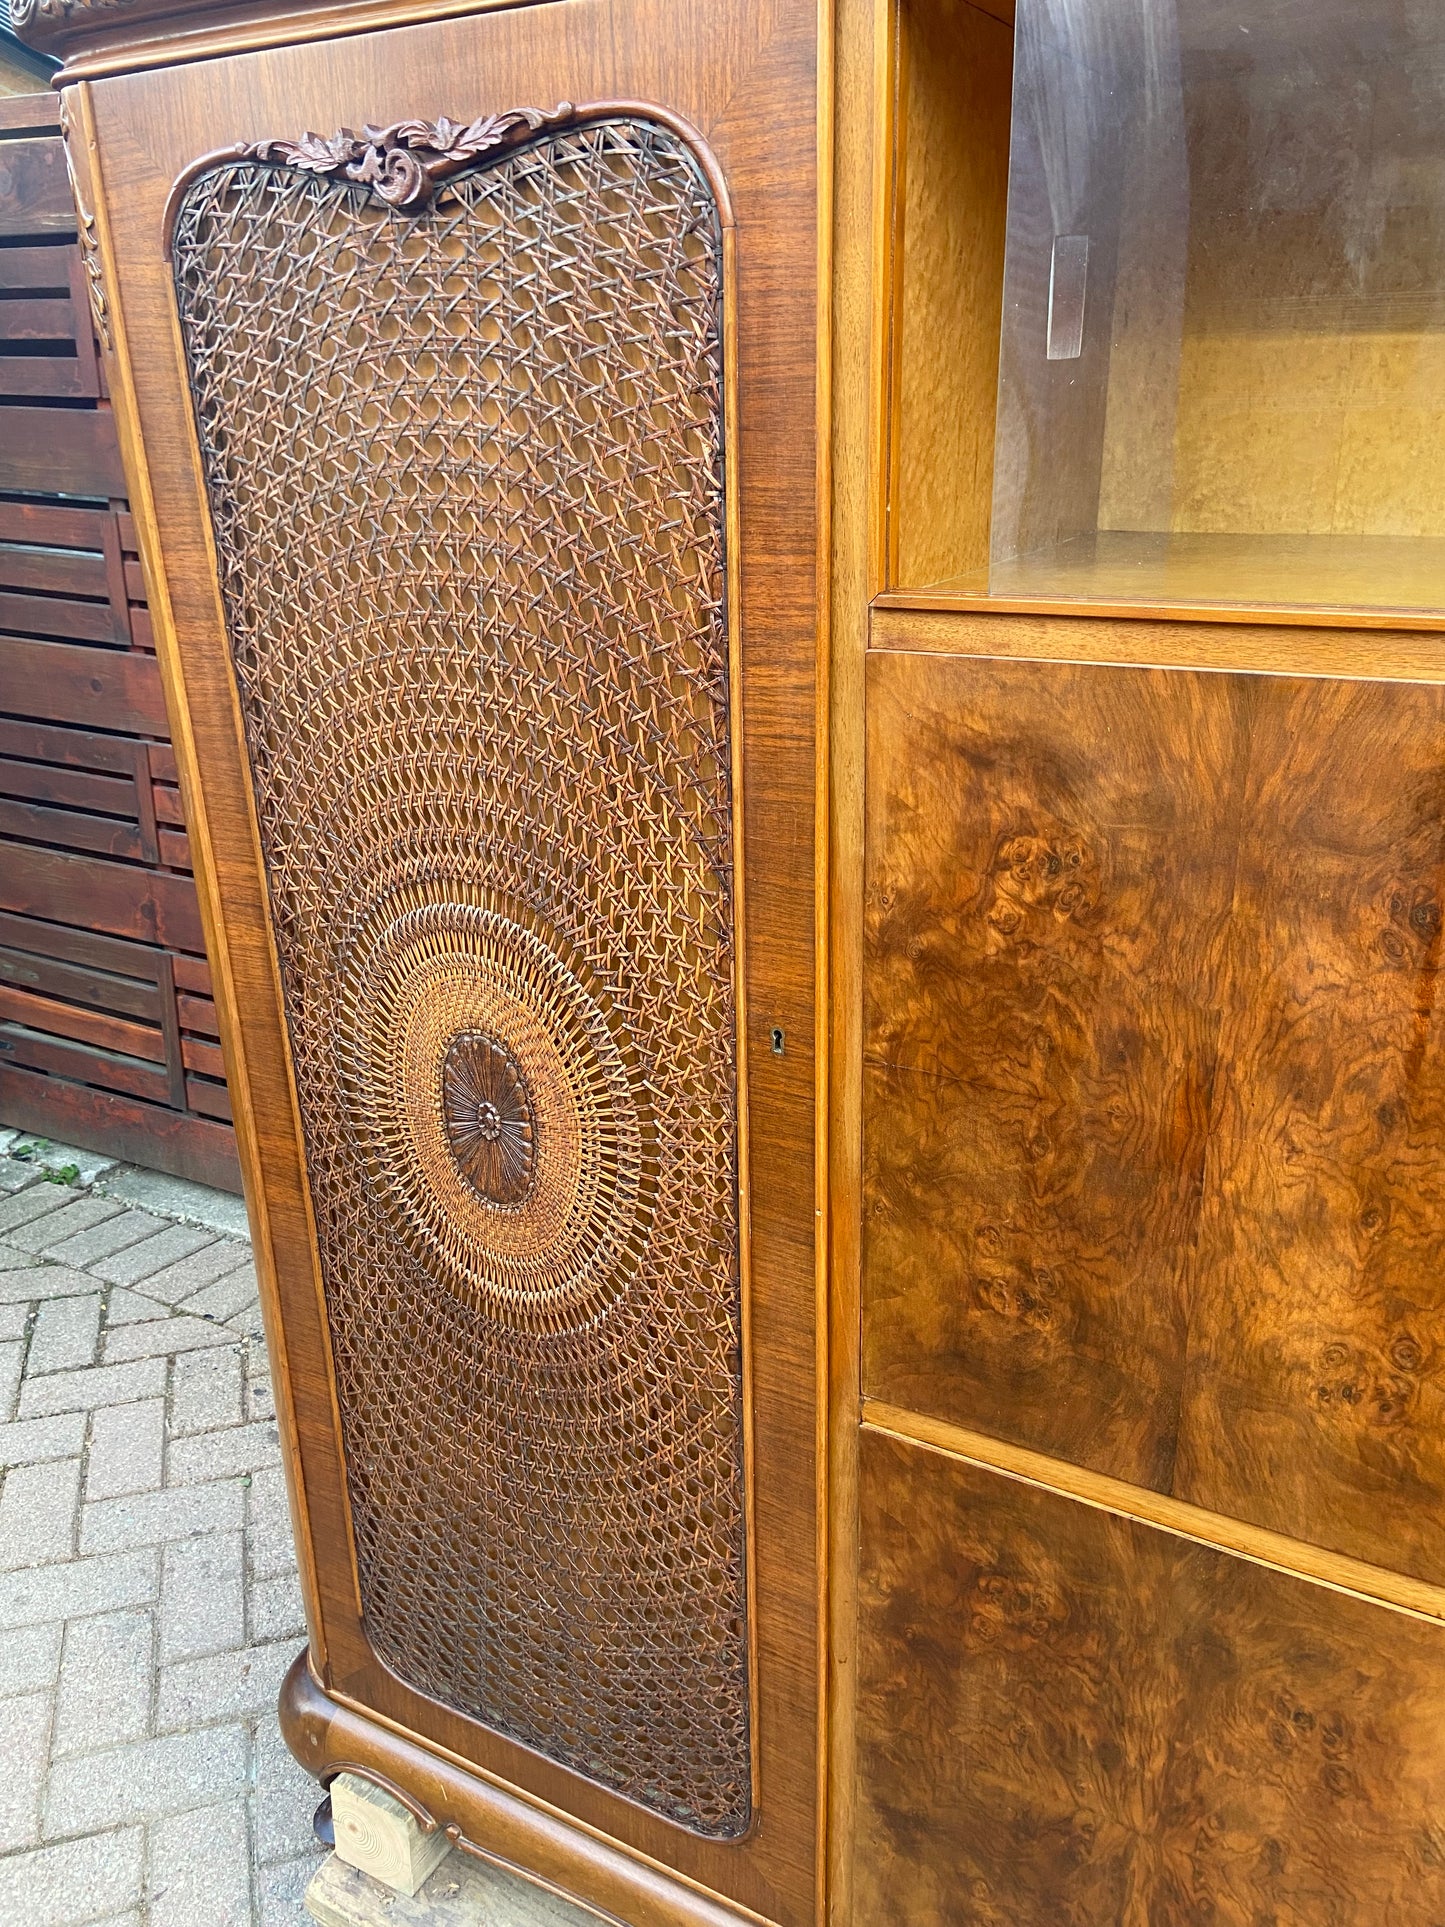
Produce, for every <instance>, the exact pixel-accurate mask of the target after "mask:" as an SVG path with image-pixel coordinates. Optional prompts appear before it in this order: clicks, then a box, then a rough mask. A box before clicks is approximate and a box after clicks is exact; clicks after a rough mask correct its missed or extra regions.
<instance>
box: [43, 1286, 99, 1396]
mask: <svg viewBox="0 0 1445 1927" xmlns="http://www.w3.org/2000/svg"><path fill="white" fill-rule="evenodd" d="M99 1337H100V1293H99V1292H94V1293H92V1294H91V1296H90V1297H88V1298H79V1297H77V1298H47V1299H46V1300H45V1301H44V1303H43V1304H42V1305H41V1307H40V1310H39V1311H38V1312H37V1313H36V1316H35V1330H34V1331H33V1332H32V1333H31V1336H30V1356H29V1357H28V1358H27V1359H26V1361H25V1369H26V1371H27V1372H28V1373H29V1374H30V1376H31V1377H32V1378H35V1377H38V1376H39V1375H40V1374H41V1373H43V1372H69V1371H74V1370H75V1369H76V1367H77V1366H80V1365H89V1364H90V1363H91V1362H92V1361H93V1360H94V1358H95V1347H96V1342H97V1340H98V1339H99Z"/></svg>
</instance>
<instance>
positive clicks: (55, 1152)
mask: <svg viewBox="0 0 1445 1927" xmlns="http://www.w3.org/2000/svg"><path fill="white" fill-rule="evenodd" d="M22 1145H23V1146H28V1147H29V1151H28V1155H27V1157H26V1159H25V1160H24V1161H25V1162H26V1163H28V1164H29V1165H30V1167H31V1169H32V1170H38V1171H67V1172H69V1171H73V1172H74V1173H75V1176H74V1177H67V1178H66V1179H65V1184H66V1186H67V1188H79V1189H85V1188H87V1187H88V1186H90V1185H91V1184H93V1183H94V1182H95V1180H96V1179H97V1178H98V1177H103V1176H104V1175H105V1174H106V1173H107V1172H108V1171H114V1170H115V1169H116V1161H115V1159H114V1158H113V1157H108V1156H107V1155H106V1153H105V1152H104V1151H87V1150H86V1149H85V1147H84V1146H83V1145H80V1144H60V1143H58V1142H57V1141H56V1140H55V1139H54V1138H48V1137H38V1136H36V1134H35V1133H34V1132H33V1131H31V1132H28V1133H22V1135H21V1138H20V1141H19V1142H18V1143H17V1144H16V1146H15V1149H16V1151H19V1150H20V1149H21V1147H22Z"/></svg>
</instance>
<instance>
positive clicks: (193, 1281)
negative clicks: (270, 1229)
mask: <svg viewBox="0 0 1445 1927" xmlns="http://www.w3.org/2000/svg"><path fill="white" fill-rule="evenodd" d="M250 1257H251V1253H250V1251H249V1249H248V1247H247V1246H245V1245H243V1244H237V1243H236V1241H235V1239H234V1238H216V1239H214V1240H213V1241H212V1242H211V1243H209V1244H205V1245H202V1246H201V1247H200V1249H199V1250H197V1251H193V1252H192V1253H191V1255H190V1256H189V1257H188V1258H182V1259H181V1260H180V1262H179V1263H178V1264H173V1265H167V1266H166V1267H165V1269H164V1270H163V1271H153V1272H150V1273H148V1274H147V1275H146V1277H144V1278H140V1279H137V1280H136V1281H135V1282H136V1283H137V1284H143V1285H144V1286H145V1288H146V1295H147V1296H148V1297H151V1298H164V1299H165V1301H166V1303H167V1304H168V1305H178V1304H180V1302H181V1300H182V1299H183V1298H192V1297H194V1296H195V1294H196V1293H197V1292H198V1291H199V1290H200V1289H201V1287H202V1286H203V1285H209V1284H212V1283H213V1282H214V1281H215V1280H216V1279H217V1278H224V1277H226V1276H227V1275H228V1274H229V1273H231V1272H233V1271H238V1270H239V1269H240V1268H241V1266H242V1265H243V1264H247V1263H249V1261H250Z"/></svg>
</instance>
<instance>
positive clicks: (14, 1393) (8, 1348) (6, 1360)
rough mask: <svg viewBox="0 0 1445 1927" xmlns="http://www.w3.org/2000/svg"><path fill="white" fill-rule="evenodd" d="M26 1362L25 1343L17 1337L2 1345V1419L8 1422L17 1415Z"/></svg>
mask: <svg viewBox="0 0 1445 1927" xmlns="http://www.w3.org/2000/svg"><path fill="white" fill-rule="evenodd" d="M24 1363H25V1343H24V1340H23V1339H16V1340H14V1341H13V1342H12V1343H11V1344H8V1345H0V1421H3V1422H4V1423H6V1424H8V1423H9V1422H10V1420H11V1419H12V1418H14V1416H15V1405H16V1401H17V1400H18V1398H19V1396H20V1373H21V1368H22V1367H23V1365H24Z"/></svg>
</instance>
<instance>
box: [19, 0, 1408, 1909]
mask: <svg viewBox="0 0 1445 1927" xmlns="http://www.w3.org/2000/svg"><path fill="white" fill-rule="evenodd" d="M12 3H13V5H14V10H15V13H16V17H17V20H18V22H19V23H20V25H21V27H22V30H23V31H25V32H26V33H27V34H28V35H29V36H30V38H31V39H32V41H33V43H34V44H35V45H36V46H37V47H40V48H43V49H44V50H45V51H47V52H52V53H55V54H57V55H59V56H60V57H61V58H62V59H63V61H64V66H63V69H62V72H61V75H60V85H61V86H62V89H63V99H64V102H65V111H66V120H67V125H68V130H69V131H68V141H69V152H70V156H71V164H72V168H73V172H74V178H75V187H76V192H77V196H78V199H79V202H80V209H81V213H80V219H81V223H82V233H83V235H84V237H85V243H86V258H87V261H88V265H89V273H90V286H91V290H92V294H93V299H94V304H95V309H96V315H97V319H98V322H99V326H100V329H101V331H102V334H103V336H104V340H105V344H106V348H107V352H108V353H109V355H110V356H111V359H112V369H111V386H112V391H113V394H114V397H115V407H116V410H117V415H118V418H119V421H120V426H121V430H122V438H123V446H124V450H125V456H126V463H127V470H128V480H129V485H130V492H131V499H132V501H133V503H134V505H135V510H136V515H137V519H138V523H139V525H140V528H141V531H142V540H143V545H144V549H145V564H146V578H147V588H148V593H149V597H150V603H151V608H152V610H153V614H154V621H155V626H156V631H157V636H158V647H159V649H160V652H161V656H162V661H163V666H164V671H165V677H166V682H167V692H168V699H169V703H170V707H171V711H172V721H173V728H174V734H175V741H176V745H177V751H178V755H179V758H180V763H181V768H182V772H183V777H184V782H185V788H186V795H187V803H188V809H189V818H190V824H191V830H192V839H193V846H194V850H195V857H196V863H197V871H198V876H199V877H200V879H201V884H202V894H203V900H204V904H205V910H206V916H207V919H208V936H209V946H210V954H211V960H212V966H213V971H214V976H215V981H216V988H217V996H218V1001H219V1004H220V1008H221V1011H222V1014H223V1020H224V1032H225V1044H226V1052H227V1064H228V1068H229V1076H230V1081H231V1089H232V1093H233V1100H234V1105H235V1113H236V1122H237V1130H238V1135H239V1141H240V1144H241V1148H242V1154H243V1160H244V1164H245V1169H246V1174H247V1190H248V1197H249V1202H250V1208H251V1213H252V1219H253V1224H254V1229H255V1238H256V1248H257V1253H258V1259H259V1263H260V1269H261V1274H262V1277H263V1280H264V1289H263V1296H264V1300H265V1305H266V1312H267V1319H268V1335H269V1341H270V1345H271V1348H272V1353H273V1357H274V1361H275V1368H276V1379H277V1387H278V1407H279V1410H280V1413H281V1419H282V1426H283V1431H284V1435H285V1439H286V1442H287V1446H288V1460H289V1474H290V1481H291V1494H292V1500H293V1509H294V1518H295V1526H296V1534H297V1540H298V1544H299V1546H300V1549H301V1564H302V1572H303V1578H304V1585H305V1591H306V1598H307V1609H308V1621H309V1627H310V1640H309V1647H308V1650H307V1652H306V1654H304V1655H303V1656H301V1657H300V1658H299V1659H298V1661H297V1664H296V1666H295V1668H294V1669H293V1671H292V1673H291V1676H290V1678H289V1680H288V1682H287V1686H286V1689H285V1693H284V1696H283V1703H282V1720H283V1725H284V1728H285V1731H286V1734H287V1738H288V1740H289V1742H290V1744H291V1746H292V1748H293V1750H294V1751H295V1752H296V1754H297V1756H298V1757H299V1758H300V1759H301V1760H302V1761H303V1762H304V1763H305V1764H306V1765H307V1766H308V1767H309V1768H310V1769H311V1770H312V1771H313V1772H314V1773H315V1774H316V1775H317V1777H318V1779H322V1780H325V1779H327V1778H328V1777H331V1776H334V1775H335V1774H336V1773H337V1772H339V1771H341V1770H343V1769H345V1770H348V1771H351V1772H357V1773H361V1774H363V1775H369V1776H371V1777H372V1778H373V1779H375V1780H377V1781H379V1782H380V1783H381V1784H383V1785H385V1786H388V1787H390V1788H392V1789H393V1790H394V1791H395V1792H396V1793H397V1794H398V1795H399V1797H401V1798H402V1799H404V1800H405V1801H407V1802H408V1803H410V1804H411V1805H412V1807H413V1809H414V1810H415V1811H416V1812H417V1813H418V1815H419V1816H420V1817H421V1818H422V1819H423V1821H424V1823H425V1824H427V1825H428V1826H430V1825H440V1826H445V1827H447V1828H450V1829H452V1830H453V1831H454V1832H455V1834H456V1835H457V1836H458V1837H459V1839H460V1840H461V1841H462V1843H463V1844H465V1846H466V1847H468V1848H469V1849H470V1850H472V1851H474V1852H476V1853H478V1854H480V1855H482V1856H484V1857H489V1858H492V1859H494V1860H497V1861H500V1862H504V1863H506V1864H509V1865H511V1866H514V1867H517V1868H520V1869H521V1870H522V1871H523V1872H525V1873H527V1874H529V1875H530V1876H532V1877H534V1878H537V1879H539V1880H541V1881H543V1882H546V1883H550V1884H551V1885H553V1886H554V1887H556V1888H558V1889H560V1890H562V1891H564V1892H566V1893H568V1894H571V1895H574V1896H576V1897H578V1898H580V1899H582V1900H584V1901H586V1902H588V1903H590V1904H591V1905H592V1906H593V1907H594V1908H596V1909H598V1910H600V1911H601V1912H602V1914H603V1915H604V1916H605V1917H607V1918H610V1919H612V1920H614V1921H620V1922H625V1923H631V1924H632V1927H675V1924H677V1923H689V1924H690V1927H704V1924H705V1923H706V1924H707V1927H725V1923H732V1927H740V1923H744V1922H752V1923H770V1924H771V1927H802V1924H803V1923H807V1922H811V1923H822V1922H824V1921H827V1922H829V1923H832V1924H833V1927H945V1924H946V1927H1206V1924H1207V1927H1264V1923H1276V1924H1277V1927H1436V1924H1437V1923H1438V1922H1439V1921H1440V1920H1441V1919H1445V1626H1442V1624H1441V1622H1442V1620H1445V1142H1442V1130H1445V1047H1442V1042H1445V1037H1442V1024H1445V1019H1442V993H1445V986H1442V982H1441V970H1442V961H1445V958H1442V944H1445V913H1442V889H1445V453H1442V451H1445V15H1442V14H1441V13H1440V11H1439V9H1437V8H1433V7H1428V6H1421V5H1419V4H1417V0H1308V4H1307V3H1306V0H1017V6H1016V8H1015V0H977V4H974V3H972V0H530V3H524V0H517V3H514V4H508V3H507V0H12Z"/></svg>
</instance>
